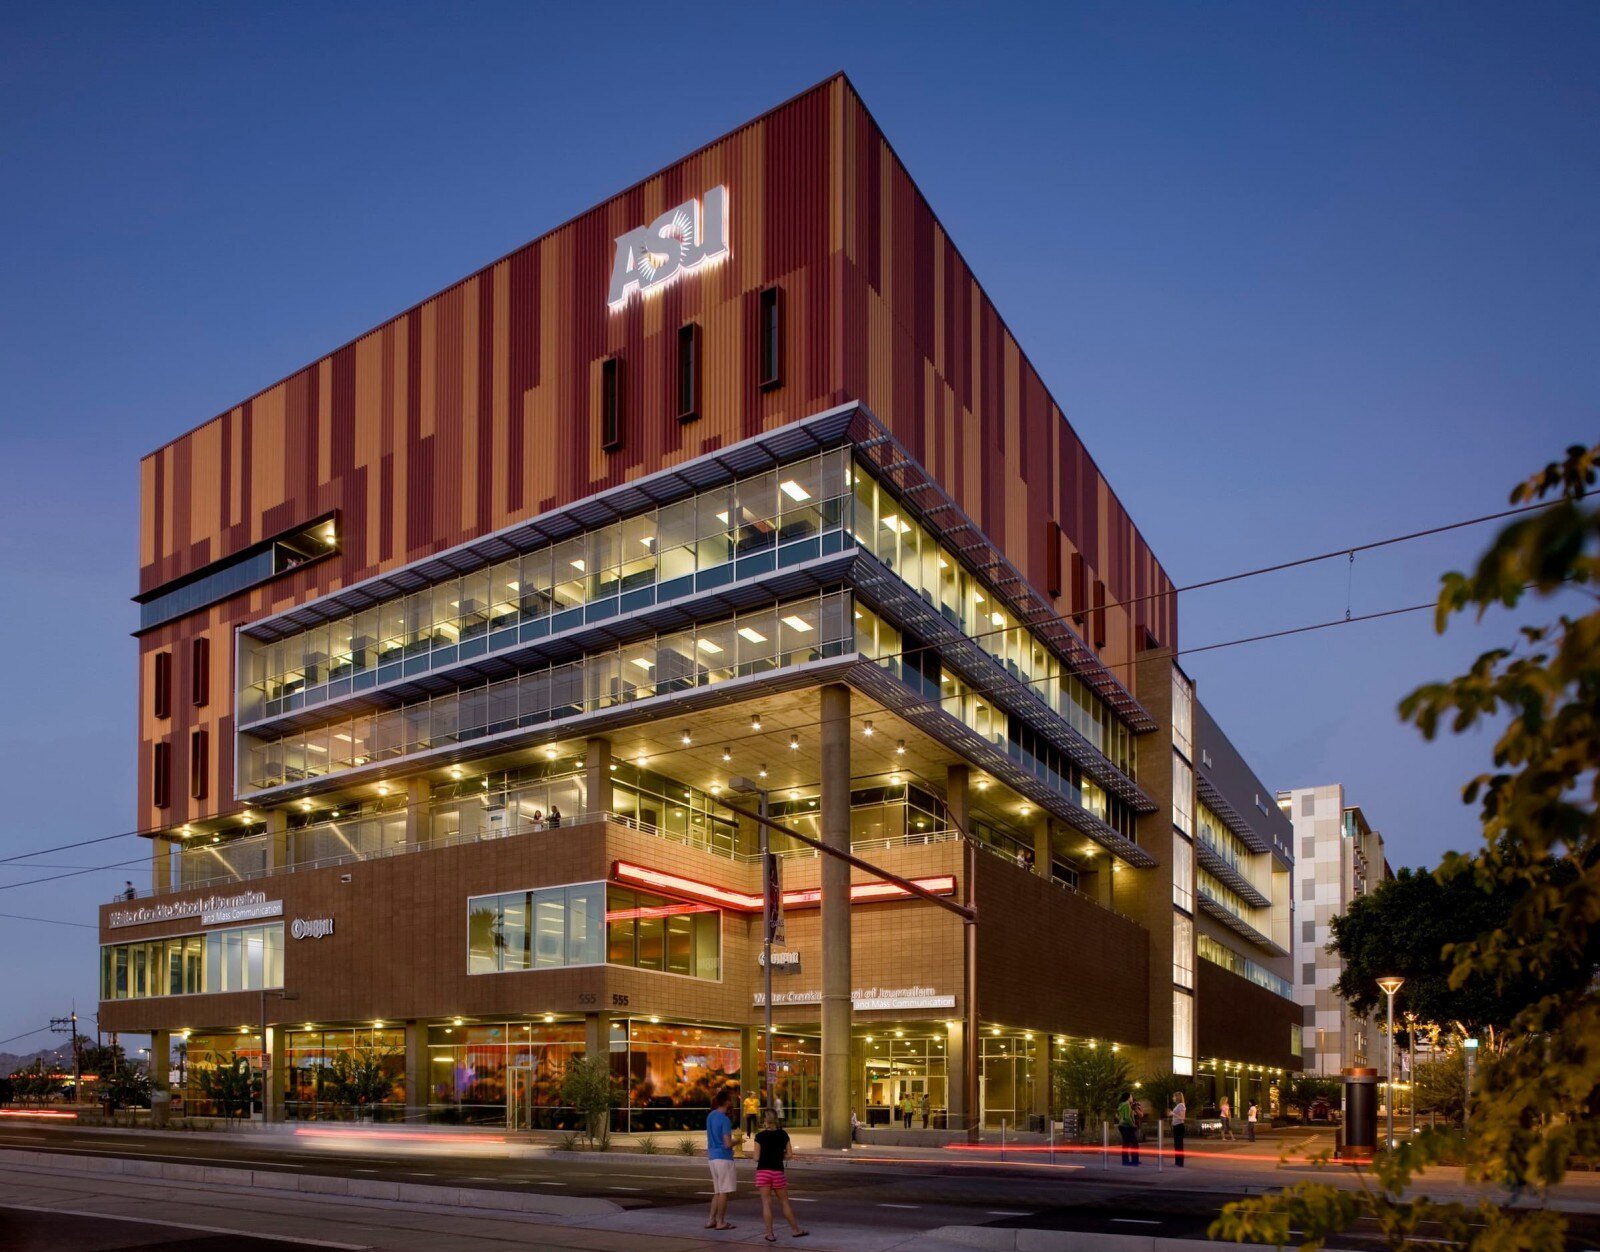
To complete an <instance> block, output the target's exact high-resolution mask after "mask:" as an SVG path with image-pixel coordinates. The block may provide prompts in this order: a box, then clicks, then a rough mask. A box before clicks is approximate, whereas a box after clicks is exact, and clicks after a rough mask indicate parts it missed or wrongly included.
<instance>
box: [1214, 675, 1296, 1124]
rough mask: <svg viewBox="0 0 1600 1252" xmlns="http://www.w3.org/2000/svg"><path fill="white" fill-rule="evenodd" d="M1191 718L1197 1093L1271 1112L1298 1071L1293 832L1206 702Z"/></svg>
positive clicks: (1215, 1099)
mask: <svg viewBox="0 0 1600 1252" xmlns="http://www.w3.org/2000/svg"><path fill="white" fill-rule="evenodd" d="M1194 722H1195V744H1196V748H1197V750H1198V753H1199V756H1198V760H1197V761H1196V762H1195V764H1196V770H1195V841H1194V853H1195V903H1196V905H1197V908H1196V910H1195V926H1196V930H1197V932H1198V938H1197V952H1196V955H1197V956H1198V958H1199V960H1198V962H1197V964H1196V971H1197V978H1196V987H1197V990H1198V993H1199V997H1200V1003H1201V1004H1202V1005H1203V1006H1204V1011H1203V1012H1202V1014H1201V1017H1200V1034H1199V1039H1198V1041H1197V1042H1198V1047H1199V1070H1198V1073H1199V1077H1200V1080H1201V1081H1200V1084H1199V1098H1201V1099H1204V1100H1205V1101H1206V1103H1208V1104H1215V1103H1216V1102H1217V1101H1218V1100H1219V1099H1220V1098H1221V1097H1222V1096H1223V1095H1227V1096H1229V1097H1230V1098H1231V1099H1232V1100H1233V1104H1234V1107H1235V1108H1240V1109H1243V1108H1247V1107H1248V1105H1249V1100H1250V1099H1251V1098H1252V1097H1254V1098H1257V1099H1259V1100H1260V1101H1261V1104H1262V1107H1263V1109H1268V1108H1272V1107H1273V1104H1272V1087H1273V1086H1274V1077H1275V1075H1277V1074H1279V1073H1282V1072H1283V1071H1285V1070H1298V1069H1299V1068H1300V1067H1301V1030H1300V1007H1299V1005H1298V1003H1297V1002H1296V1000H1295V995H1294V972H1293V968H1292V962H1291V957H1290V945H1291V943H1292V940H1291V935H1292V933H1293V919H1294V902H1293V899H1292V895H1291V885H1290V884H1291V879H1292V876H1293V873H1294V853H1293V847H1294V844H1293V837H1292V836H1293V832H1292V830H1291V828H1290V824H1289V822H1288V820H1287V819H1286V818H1285V817H1284V815H1283V814H1282V813H1281V812H1280V811H1279V810H1278V806H1277V804H1276V802H1275V800H1274V796H1273V793H1272V792H1271V791H1269V790H1268V789H1267V787H1266V786H1265V785H1263V783H1262V782H1261V780H1260V779H1259V778H1258V777H1256V774H1255V772H1254V771H1253V770H1252V769H1251V768H1250V766H1249V765H1248V764H1247V763H1246V761H1245V760H1244V758H1243V757H1242V756H1241V755H1240V753H1239V751H1238V749H1236V748H1235V747H1234V746H1233V744H1232V742H1231V741H1230V740H1229V739H1228V737H1227V735H1225V734H1223V732H1222V729H1221V728H1220V727H1219V726H1218V725H1217V724H1216V722H1215V721H1213V720H1212V717H1211V714H1210V713H1209V712H1207V711H1206V709H1205V706H1204V705H1201V704H1199V703H1196V705H1195V717H1194ZM1197 1107H1198V1105H1197Z"/></svg>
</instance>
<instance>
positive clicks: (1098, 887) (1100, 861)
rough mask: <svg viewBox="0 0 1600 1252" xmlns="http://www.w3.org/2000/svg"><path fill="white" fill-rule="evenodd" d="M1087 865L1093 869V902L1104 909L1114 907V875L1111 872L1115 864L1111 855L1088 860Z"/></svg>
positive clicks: (1106, 854)
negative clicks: (1101, 905) (1104, 907)
mask: <svg viewBox="0 0 1600 1252" xmlns="http://www.w3.org/2000/svg"><path fill="white" fill-rule="evenodd" d="M1089 864H1090V865H1092V866H1093V867H1094V900H1095V903H1096V904H1103V905H1105V906H1106V908H1108V909H1109V908H1115V907H1116V898H1115V897H1116V889H1115V879H1116V874H1115V873H1114V872H1113V870H1112V866H1113V865H1114V864H1115V862H1114V860H1113V859H1112V856H1111V853H1109V852H1107V853H1105V854H1104V855H1102V856H1093V857H1090V858H1089Z"/></svg>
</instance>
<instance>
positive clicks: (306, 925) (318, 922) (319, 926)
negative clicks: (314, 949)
mask: <svg viewBox="0 0 1600 1252" xmlns="http://www.w3.org/2000/svg"><path fill="white" fill-rule="evenodd" d="M289 933H290V934H291V935H293V936H294V937H295V938H296V939H323V938H326V937H327V936H328V935H331V934H332V933H333V918H331V917H297V918H295V919H294V921H292V922H290V923H289Z"/></svg>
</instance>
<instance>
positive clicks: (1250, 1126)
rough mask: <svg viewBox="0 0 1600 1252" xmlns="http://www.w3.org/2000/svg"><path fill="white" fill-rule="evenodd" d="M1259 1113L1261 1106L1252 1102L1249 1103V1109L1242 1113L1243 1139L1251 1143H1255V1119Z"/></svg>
mask: <svg viewBox="0 0 1600 1252" xmlns="http://www.w3.org/2000/svg"><path fill="white" fill-rule="evenodd" d="M1260 1113H1261V1106H1260V1105H1259V1104H1257V1103H1256V1102H1255V1101H1254V1100H1251V1101H1250V1107H1249V1108H1247V1109H1246V1110H1245V1111H1244V1137H1245V1138H1246V1139H1248V1140H1249V1141H1250V1142H1251V1143H1254V1142H1255V1141H1256V1118H1257V1117H1258V1116H1259V1115H1260Z"/></svg>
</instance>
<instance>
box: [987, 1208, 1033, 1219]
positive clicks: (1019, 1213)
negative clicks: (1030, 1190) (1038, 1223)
mask: <svg viewBox="0 0 1600 1252" xmlns="http://www.w3.org/2000/svg"><path fill="white" fill-rule="evenodd" d="M987 1212H988V1214H989V1216H990V1217H1032V1216H1033V1214H1032V1213H1031V1212H1030V1211H1028V1210H1027V1209H988V1210H987Z"/></svg>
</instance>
